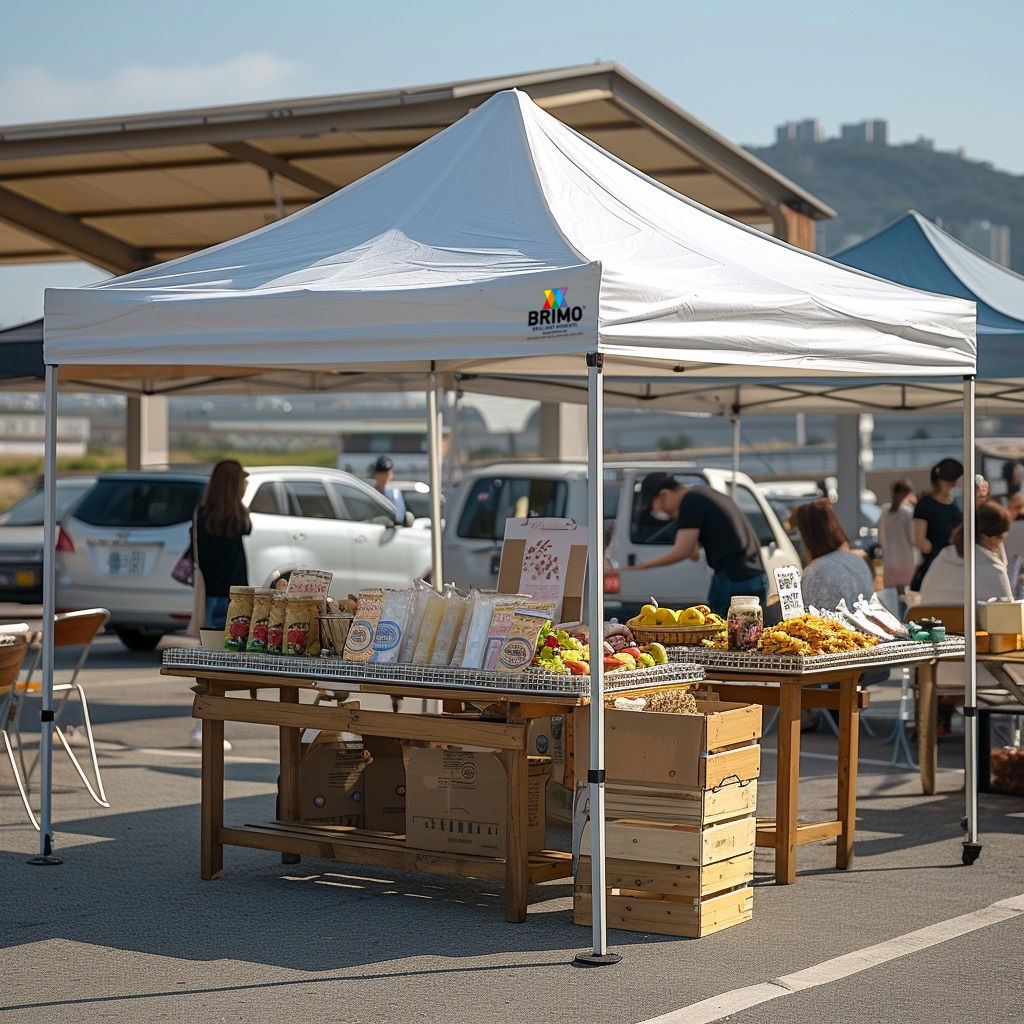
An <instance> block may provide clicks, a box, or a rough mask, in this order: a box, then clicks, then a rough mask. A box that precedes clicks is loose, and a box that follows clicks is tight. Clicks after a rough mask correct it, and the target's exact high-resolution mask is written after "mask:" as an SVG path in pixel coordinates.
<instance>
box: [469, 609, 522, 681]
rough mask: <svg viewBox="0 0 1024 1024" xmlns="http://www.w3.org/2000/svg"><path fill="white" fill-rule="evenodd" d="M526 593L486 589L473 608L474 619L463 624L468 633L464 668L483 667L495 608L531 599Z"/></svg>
mask: <svg viewBox="0 0 1024 1024" xmlns="http://www.w3.org/2000/svg"><path fill="white" fill-rule="evenodd" d="M529 600H530V597H529V596H527V595H526V594H499V593H497V591H484V592H481V594H480V601H479V603H478V604H477V606H476V608H475V609H474V610H473V618H472V621H471V622H469V624H468V626H463V629H464V630H465V633H466V649H465V652H464V654H463V657H462V667H463V668H483V664H484V656H485V654H486V652H487V637H488V636H489V635H490V630H491V619H492V618H493V616H494V609H495V608H496V607H497V606H498V605H499V604H522V603H523V601H529Z"/></svg>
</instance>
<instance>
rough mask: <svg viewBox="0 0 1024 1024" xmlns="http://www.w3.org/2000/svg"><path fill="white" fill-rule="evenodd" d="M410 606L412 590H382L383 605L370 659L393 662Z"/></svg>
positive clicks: (407, 619) (386, 662) (379, 662)
mask: <svg viewBox="0 0 1024 1024" xmlns="http://www.w3.org/2000/svg"><path fill="white" fill-rule="evenodd" d="M411 608H412V590H411V589H410V590H389V589H387V588H385V590H384V607H383V609H382V610H381V613H380V619H379V621H378V622H377V629H376V630H375V632H374V634H373V654H372V655H371V657H370V661H372V662H376V663H378V664H394V663H395V662H396V661H397V660H398V651H399V648H400V646H401V643H402V637H403V636H404V634H405V631H406V629H407V628H408V624H409V612H410V609H411Z"/></svg>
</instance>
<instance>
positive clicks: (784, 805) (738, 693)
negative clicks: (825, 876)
mask: <svg viewBox="0 0 1024 1024" xmlns="http://www.w3.org/2000/svg"><path fill="white" fill-rule="evenodd" d="M903 646H904V647H906V648H907V652H906V656H905V657H903V658H902V660H901V661H899V662H889V661H886V662H882V661H879V660H878V659H877V658H872V657H871V656H869V655H866V656H865V658H864V660H862V661H851V662H848V663H846V664H843V665H842V666H840V667H825V668H817V667H794V668H785V669H771V668H764V667H756V668H736V667H734V666H732V665H729V666H725V665H716V664H715V663H714V661H713V660H709V659H710V658H713V655H709V656H707V657H700V658H696V659H695V660H698V661H699V664H701V665H702V666H703V668H704V671H705V673H706V675H707V678H708V679H709V680H714V681H715V682H714V689H715V690H716V691H717V692H718V693H720V694H721V696H722V698H723V699H726V700H739V701H747V702H748V703H752V704H764V705H769V706H773V707H778V709H779V719H778V768H777V773H778V778H777V782H776V797H775V817H774V818H758V820H757V833H756V841H757V845H758V846H761V847H767V848H769V849H772V850H774V851H775V881H776V884H778V885H791V884H792V883H793V882H795V881H796V851H797V847H798V846H803V845H804V844H805V843H815V842H819V841H821V840H823V839H830V838H832V837H835V838H836V867H837V868H839V869H841V870H846V869H848V868H850V867H852V865H853V842H854V834H855V831H856V820H857V819H856V803H857V756H858V748H859V740H860V728H859V727H860V711H861V709H862V708H864V707H866V706H867V704H868V694H867V691H865V690H862V689H860V688H859V686H858V682H859V680H860V678H861V676H862V675H863V674H864V672H865V671H867V670H868V669H871V668H874V667H877V666H878V665H879V664H891V665H892V667H899V666H900V665H904V664H915V665H931V664H934V662H935V661H936V660H937V658H939V657H955V655H954V654H952V653H946V652H940V649H939V647H936V646H935V645H932V644H918V645H912V647H910V646H909V645H903ZM940 646H941V645H940ZM914 648H917V649H916V650H915V649H914ZM872 650H873V649H872ZM682 656H683V657H686V655H685V654H684V655H682ZM960 657H961V658H962V657H963V653H962V649H961V653H960ZM932 676H933V678H934V673H932ZM825 686H828V687H834V688H831V689H823V688H822V687H825ZM804 708H814V709H820V708H825V709H829V710H833V711H836V712H838V715H839V723H838V724H839V749H838V762H837V768H836V816H835V818H831V819H827V820H824V821H816V822H802V821H800V820H799V818H798V797H799V788H800V712H801V711H802V710H803V709H804Z"/></svg>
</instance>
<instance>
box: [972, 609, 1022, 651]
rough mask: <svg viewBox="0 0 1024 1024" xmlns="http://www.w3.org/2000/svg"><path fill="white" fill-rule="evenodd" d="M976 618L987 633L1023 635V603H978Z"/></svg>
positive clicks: (978, 624)
mask: <svg viewBox="0 0 1024 1024" xmlns="http://www.w3.org/2000/svg"><path fill="white" fill-rule="evenodd" d="M977 618H978V623H977V626H978V629H983V630H985V632H987V633H1013V634H1017V633H1024V601H989V602H985V603H981V602H979V603H978V615H977ZM1011 649H1012V648H1011Z"/></svg>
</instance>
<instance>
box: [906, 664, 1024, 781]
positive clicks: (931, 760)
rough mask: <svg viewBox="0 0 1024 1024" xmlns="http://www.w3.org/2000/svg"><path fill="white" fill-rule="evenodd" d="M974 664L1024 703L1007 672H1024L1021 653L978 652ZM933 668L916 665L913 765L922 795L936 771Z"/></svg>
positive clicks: (936, 707) (936, 692)
mask: <svg viewBox="0 0 1024 1024" xmlns="http://www.w3.org/2000/svg"><path fill="white" fill-rule="evenodd" d="M961 660H962V659H961ZM975 661H976V662H977V664H979V665H984V666H985V667H986V668H987V669H988V670H989V672H990V673H991V674H992V676H993V678H994V679H995V681H996V683H997V684H998V685H999V686H1001V687H1002V688H1003V689H1004V690H1006V692H1007V693H1009V694H1010V695H1011V696H1012V697H1013V698H1014V699H1015V700H1017V701H1019V702H1020V703H1022V704H1024V686H1022V684H1021V683H1020V682H1019V681H1018V680H1017V679H1015V678H1014V677H1013V675H1012V673H1011V672H1010V671H1009V670H1010V669H1012V668H1013V667H1015V666H1016V667H1017V668H1020V669H1024V651H1008V652H1007V653H1005V654H988V653H984V652H981V651H979V652H978V653H977V655H976V657H975ZM935 665H936V663H935V662H934V661H931V662H923V663H921V664H919V665H918V666H917V763H918V767H919V769H920V772H921V792H922V793H924V794H925V795H926V796H931V794H932V793H934V792H935V773H936V770H937V768H938V718H939V687H938V684H937V682H936V672H935Z"/></svg>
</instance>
